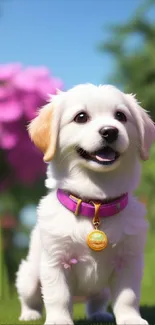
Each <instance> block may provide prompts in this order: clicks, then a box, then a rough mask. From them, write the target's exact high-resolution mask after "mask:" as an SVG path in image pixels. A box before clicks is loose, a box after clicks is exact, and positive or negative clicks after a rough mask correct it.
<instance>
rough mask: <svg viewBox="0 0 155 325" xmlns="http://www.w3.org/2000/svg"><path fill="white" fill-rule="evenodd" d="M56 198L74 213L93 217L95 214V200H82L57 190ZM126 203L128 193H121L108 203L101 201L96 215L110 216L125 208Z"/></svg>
mask: <svg viewBox="0 0 155 325" xmlns="http://www.w3.org/2000/svg"><path fill="white" fill-rule="evenodd" d="M57 197H58V200H59V201H60V202H61V204H62V205H64V206H65V207H66V208H67V209H68V210H70V211H72V212H74V214H75V215H79V214H81V215H82V216H85V217H90V218H93V217H94V215H95V204H96V203H95V201H94V202H92V201H91V202H92V203H91V202H89V203H86V202H83V201H82V200H81V199H78V198H76V197H75V196H73V195H71V194H68V193H66V192H65V191H63V190H61V189H58V190H57ZM127 204H128V193H125V194H123V195H122V196H121V197H119V198H118V199H115V200H114V201H111V202H109V203H101V205H100V207H99V210H98V217H101V218H105V217H111V216H113V215H115V214H118V213H119V212H120V211H122V210H123V209H125V207H126V206H127Z"/></svg>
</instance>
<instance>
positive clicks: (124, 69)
mask: <svg viewBox="0 0 155 325" xmlns="http://www.w3.org/2000/svg"><path fill="white" fill-rule="evenodd" d="M153 6H155V0H151V1H146V2H145V3H144V5H143V6H142V7H141V8H140V9H139V10H137V13H136V14H135V16H134V17H133V18H132V19H131V20H130V21H129V22H127V23H126V24H123V25H114V26H111V27H110V28H109V31H110V37H109V40H108V41H107V42H104V43H101V45H100V47H99V49H100V50H101V51H105V52H107V53H109V54H111V55H113V57H114V59H115V62H116V66H115V72H114V74H113V75H112V77H111V78H110V80H109V81H110V82H111V83H114V84H116V85H118V86H121V87H123V88H124V90H125V91H126V92H128V93H136V95H137V98H138V99H139V100H140V101H141V103H142V105H143V107H144V108H145V109H147V110H148V111H150V113H151V115H152V117H153V119H154V120H155V106H154V103H155V45H154V40H155V22H151V21H150V20H149V18H148V16H147V14H148V11H149V9H150V8H152V7H153ZM135 40H136V45H135V46H134V47H133V46H132V45H133V43H134V42H135Z"/></svg>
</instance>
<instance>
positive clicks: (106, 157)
mask: <svg viewBox="0 0 155 325" xmlns="http://www.w3.org/2000/svg"><path fill="white" fill-rule="evenodd" d="M77 153H78V154H79V155H80V157H82V158H84V159H86V160H91V161H94V162H96V163H98V164H100V165H112V164H113V163H114V162H115V161H116V160H117V159H118V158H119V156H120V154H119V153H118V152H117V151H115V150H114V149H112V148H111V147H108V146H106V147H104V148H102V149H100V150H98V151H95V152H92V153H89V152H87V151H85V150H84V149H82V148H77Z"/></svg>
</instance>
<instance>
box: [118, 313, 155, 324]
mask: <svg viewBox="0 0 155 325" xmlns="http://www.w3.org/2000/svg"><path fill="white" fill-rule="evenodd" d="M117 325H149V324H148V322H147V321H146V320H145V319H143V318H141V317H140V316H139V317H132V316H131V315H129V316H128V315H124V316H122V317H120V319H119V320H118V321H117Z"/></svg>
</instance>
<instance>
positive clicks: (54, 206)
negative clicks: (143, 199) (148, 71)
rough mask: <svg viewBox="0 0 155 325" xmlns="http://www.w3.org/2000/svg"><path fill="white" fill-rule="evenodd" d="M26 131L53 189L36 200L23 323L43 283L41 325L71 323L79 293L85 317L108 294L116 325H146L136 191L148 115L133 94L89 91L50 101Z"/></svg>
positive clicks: (22, 286)
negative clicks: (40, 154)
mask: <svg viewBox="0 0 155 325" xmlns="http://www.w3.org/2000/svg"><path fill="white" fill-rule="evenodd" d="M29 133H30V136H31V139H32V140H33V142H34V143H35V145H36V146H37V147H38V148H40V150H41V151H42V152H43V153H44V161H45V162H48V163H49V167H48V179H49V181H48V183H47V186H48V187H49V188H50V187H51V188H52V191H51V190H49V193H48V195H47V196H45V197H44V198H42V199H41V201H40V204H39V207H38V221H37V225H36V227H35V229H34V230H33V232H32V236H31V242H30V249H29V253H28V256H27V259H26V260H24V261H22V263H21V265H20V268H19V271H18V274H17V282H16V286H17V290H18V294H19V298H20V301H21V308H22V311H21V320H32V319H36V318H38V317H40V313H41V308H42V299H41V294H40V284H39V283H40V282H41V291H42V296H43V302H44V304H45V309H46V324H50V325H52V324H59V325H61V324H62V325H64V324H73V320H72V296H77V295H85V296H87V297H88V301H87V308H86V312H87V317H89V318H91V317H93V316H94V315H100V317H101V318H102V316H103V317H104V315H105V307H106V304H107V300H108V295H107V287H108V288H109V290H110V294H111V303H112V307H113V312H114V315H115V318H116V322H117V324H121V325H123V324H130V325H131V324H147V321H145V320H144V319H142V318H141V316H140V313H139V300H140V287H141V279H142V274H143V255H144V246H145V240H146V232H147V222H146V220H145V214H146V211H145V207H144V205H143V204H142V203H140V202H138V200H137V199H136V198H135V197H134V196H133V191H134V190H135V189H136V188H137V186H138V184H139V180H140V160H147V159H148V158H149V149H150V146H151V144H152V142H153V141H154V140H155V127H154V124H153V122H152V121H151V119H150V117H149V116H148V115H147V113H146V111H144V110H143V109H142V108H141V107H140V106H139V104H138V103H137V101H136V99H135V97H134V96H133V95H129V94H124V93H123V92H121V91H119V90H118V89H117V88H115V87H113V86H109V85H105V86H99V87H97V86H94V85H91V84H86V85H79V86H76V87H74V88H73V89H71V90H69V91H67V92H63V93H62V92H61V93H59V94H58V95H56V96H54V97H53V99H52V101H51V102H50V103H48V104H47V105H46V106H45V107H43V108H42V109H41V110H40V112H39V115H38V116H37V117H36V118H35V119H34V120H33V121H32V122H31V123H30V127H29ZM52 175H53V176H54V183H53V182H52V178H53V176H52ZM53 184H54V185H53ZM53 187H55V189H54V188H53ZM58 188H59V189H61V191H60V193H59V195H58V193H57V189H58ZM70 194H72V195H74V196H76V198H77V199H75V197H73V196H70ZM75 201H76V202H77V203H75ZM66 202H68V203H66ZM83 202H85V203H83ZM116 202H117V204H116ZM123 202H124V203H123ZM73 203H74V204H73ZM66 204H68V206H66V207H65V205H66ZM73 205H74V206H75V207H76V212H75V211H74V212H75V213H74V212H73ZM84 206H87V208H88V209H86V210H84V208H83V207H84ZM116 206H117V209H118V210H117V211H114V210H115V208H116ZM80 209H81V210H80ZM99 209H101V210H102V211H103V210H104V209H105V210H104V211H105V214H106V213H107V215H105V214H104V213H103V215H102V213H101V212H99V211H100V210H99ZM80 211H81V213H80ZM84 211H85V212H84ZM90 211H93V212H90ZM95 211H96V212H95ZM110 211H111V212H110ZM91 213H93V214H92V215H91ZM110 213H111V214H110ZM93 216H94V218H93ZM97 226H98V227H99V230H100V231H103V232H104V233H101V232H100V234H101V237H102V238H100V239H101V242H97V241H96V240H95V238H97V237H95V236H98V233H99V232H97V229H96V228H97ZM94 228H95V229H94ZM93 231H94V232H93ZM91 232H93V233H91ZM94 234H95V236H94ZM93 236H94V237H93ZM91 240H92V241H91ZM97 245H98V246H97ZM106 245H107V246H106ZM105 246H106V247H105ZM103 248H104V249H103ZM95 249H96V250H95Z"/></svg>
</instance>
